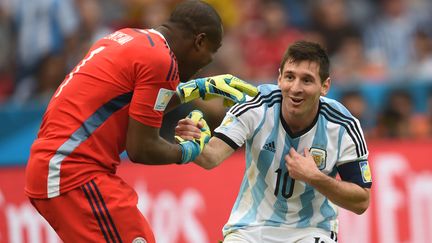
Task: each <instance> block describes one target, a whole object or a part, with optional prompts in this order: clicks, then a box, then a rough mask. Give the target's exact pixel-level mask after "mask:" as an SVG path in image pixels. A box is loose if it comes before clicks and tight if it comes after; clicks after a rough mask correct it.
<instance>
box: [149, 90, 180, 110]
mask: <svg viewBox="0 0 432 243" xmlns="http://www.w3.org/2000/svg"><path fill="white" fill-rule="evenodd" d="M174 93H175V91H173V90H169V89H164V88H161V89H160V90H159V93H158V96H157V98H156V103H155V105H154V108H153V109H155V110H156V111H164V110H165V109H166V107H167V106H168V103H169V102H170V100H171V97H172V96H173V94H174Z"/></svg>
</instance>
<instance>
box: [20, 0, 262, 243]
mask: <svg viewBox="0 0 432 243" xmlns="http://www.w3.org/2000/svg"><path fill="white" fill-rule="evenodd" d="M222 35H223V29H222V23H221V19H220V17H219V15H218V14H217V12H216V11H215V10H214V9H213V8H212V7H211V6H210V5H208V4H206V3H204V2H201V1H186V2H183V3H181V4H179V5H178V6H177V7H176V8H175V9H174V11H173V12H172V14H171V16H170V18H169V20H168V21H167V22H166V23H164V24H163V25H161V26H160V27H158V28H156V29H132V28H126V29H121V30H118V31H116V32H114V33H112V34H110V35H108V36H106V37H104V38H102V39H100V40H99V41H97V42H96V43H95V44H94V45H93V46H92V47H91V49H90V50H89V52H88V54H87V55H86V56H85V57H84V59H83V60H82V61H81V62H80V63H78V65H77V66H76V67H75V68H74V69H73V70H72V71H71V73H69V74H68V75H67V76H66V77H65V79H64V81H63V82H62V84H61V85H60V86H59V87H58V89H57V91H56V92H55V94H54V96H53V97H52V99H51V101H50V103H49V105H48V107H47V110H46V112H45V114H44V117H43V121H42V124H41V127H40V130H39V132H38V136H37V139H36V140H35V141H34V143H33V145H32V147H31V152H30V158H29V161H28V164H27V168H26V185H25V191H26V194H27V196H28V197H29V198H30V201H31V203H32V204H33V205H34V206H35V208H36V209H37V210H38V212H39V213H40V214H41V215H42V216H43V217H44V218H45V219H46V220H47V221H48V222H49V224H50V225H51V226H52V227H53V228H54V230H55V231H56V232H57V234H58V235H59V236H60V238H61V239H62V240H63V241H64V242H66V243H67V242H74V243H75V242H154V241H155V239H154V235H153V233H152V230H151V228H150V226H149V225H148V222H147V221H146V219H145V218H144V216H143V215H142V214H141V213H140V211H139V210H138V208H137V205H136V204H137V200H138V199H137V195H136V193H135V191H134V190H133V189H132V188H131V187H130V186H129V185H127V184H126V183H125V182H124V181H123V180H122V179H121V178H119V177H118V176H117V175H116V168H117V166H118V165H119V164H120V156H119V155H120V154H121V153H122V152H123V151H125V150H126V151H127V154H128V156H129V158H130V160H131V161H133V162H137V163H142V164H154V165H163V164H171V163H177V164H185V163H188V162H190V161H193V160H194V159H195V157H197V156H198V154H199V153H200V152H201V150H202V148H203V146H204V143H205V142H206V141H207V140H205V139H196V140H190V141H181V142H180V144H172V143H169V142H168V141H166V140H164V139H162V138H161V137H160V136H159V129H160V127H161V123H162V118H163V115H164V112H166V111H168V110H170V109H171V108H172V107H175V105H177V104H180V103H184V102H189V101H191V100H193V99H196V98H203V99H208V98H212V97H214V96H222V97H224V98H226V99H227V100H228V103H232V102H237V103H238V102H243V101H245V95H246V94H249V95H252V96H253V95H255V94H256V93H257V90H256V88H255V87H253V86H251V85H249V84H247V83H245V82H243V81H241V80H239V79H237V78H235V77H233V76H231V75H221V76H215V77H210V78H203V79H196V80H190V81H188V80H189V79H190V78H191V77H192V75H194V74H195V73H196V72H197V71H198V70H199V69H201V68H202V67H204V66H205V65H207V64H208V63H210V62H211V60H212V55H213V54H214V53H215V52H216V51H217V50H218V48H219V47H220V46H221V39H222ZM186 81H188V82H186ZM180 82H183V83H181V84H180V85H179V83H180ZM197 121H199V122H200V124H202V125H203V123H204V121H203V120H202V119H201V117H200V116H198V119H197ZM192 132H193V131H192ZM202 134H206V133H202V132H201V133H200V132H199V131H198V132H195V135H194V136H195V137H198V138H199V137H201V136H202Z"/></svg>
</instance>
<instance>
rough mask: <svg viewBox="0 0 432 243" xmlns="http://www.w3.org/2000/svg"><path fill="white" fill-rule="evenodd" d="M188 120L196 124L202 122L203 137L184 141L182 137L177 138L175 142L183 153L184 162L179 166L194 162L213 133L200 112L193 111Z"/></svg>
mask: <svg viewBox="0 0 432 243" xmlns="http://www.w3.org/2000/svg"><path fill="white" fill-rule="evenodd" d="M187 118H189V119H191V120H192V121H194V122H195V123H196V124H198V122H201V123H202V125H203V127H202V128H201V137H200V138H199V139H196V138H195V139H192V140H184V139H183V138H181V137H180V136H175V140H176V141H177V142H178V143H179V145H180V148H181V151H182V160H181V162H180V163H179V164H186V163H189V162H191V161H194V160H195V158H196V157H198V155H199V154H200V153H201V152H202V150H203V149H204V146H205V145H206V144H207V143H208V142H209V140H210V137H211V131H210V128H209V126H208V125H207V122H206V121H205V120H204V118H203V113H202V112H201V111H199V110H193V111H191V113H189V115H188V116H187Z"/></svg>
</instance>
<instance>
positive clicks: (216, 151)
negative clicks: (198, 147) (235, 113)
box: [194, 137, 235, 170]
mask: <svg viewBox="0 0 432 243" xmlns="http://www.w3.org/2000/svg"><path fill="white" fill-rule="evenodd" d="M234 151H235V150H234V149H233V148H232V147H231V146H229V145H228V144H226V143H225V142H224V141H223V140H221V139H219V138H217V137H212V138H211V139H210V141H209V142H208V143H207V145H206V146H205V147H204V149H203V151H202V152H201V154H200V155H199V156H198V157H197V158H196V159H195V161H194V163H195V164H197V165H199V166H201V167H202V168H204V169H207V170H210V169H213V168H214V167H216V166H218V165H219V164H220V163H222V161H224V160H225V159H227V158H228V157H229V156H230V155H231V154H232V153H234Z"/></svg>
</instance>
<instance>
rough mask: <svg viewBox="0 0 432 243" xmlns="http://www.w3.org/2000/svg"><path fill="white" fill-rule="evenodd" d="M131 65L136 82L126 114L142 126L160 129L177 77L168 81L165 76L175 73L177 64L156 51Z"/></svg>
mask: <svg viewBox="0 0 432 243" xmlns="http://www.w3.org/2000/svg"><path fill="white" fill-rule="evenodd" d="M150 50H151V49H150ZM133 66H134V70H133V71H134V72H135V75H134V76H135V77H136V80H135V85H134V92H133V97H132V101H131V104H130V108H129V115H130V116H131V117H132V118H134V119H135V120H137V121H139V122H141V123H143V124H145V125H148V126H152V127H158V128H160V127H161V125H162V119H163V112H164V110H165V108H166V107H167V105H168V103H169V101H170V100H171V97H172V96H173V95H174V94H175V89H176V87H177V85H178V83H179V80H178V75H177V74H175V75H173V76H174V77H175V78H174V79H172V78H170V79H168V78H169V77H168V76H169V75H167V74H168V73H170V71H171V73H173V72H177V71H176V70H177V68H176V66H177V64H176V62H175V60H174V59H173V58H172V57H170V55H169V54H166V55H163V53H162V54H161V53H160V51H159V52H154V53H153V54H152V55H146V56H145V57H141V58H138V59H137V60H136V61H135V63H134V65H133ZM174 67H175V68H174ZM173 70H174V71H173Z"/></svg>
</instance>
